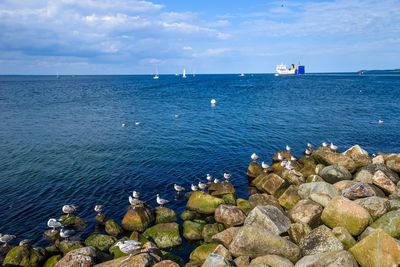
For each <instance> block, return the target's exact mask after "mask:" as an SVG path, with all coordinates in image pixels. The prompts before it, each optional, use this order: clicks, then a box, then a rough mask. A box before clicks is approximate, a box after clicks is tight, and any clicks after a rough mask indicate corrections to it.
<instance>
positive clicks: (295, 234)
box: [288, 223, 311, 244]
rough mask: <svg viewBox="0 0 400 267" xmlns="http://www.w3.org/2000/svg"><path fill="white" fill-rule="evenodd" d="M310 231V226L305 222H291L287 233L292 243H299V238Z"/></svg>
mask: <svg viewBox="0 0 400 267" xmlns="http://www.w3.org/2000/svg"><path fill="white" fill-rule="evenodd" d="M310 232H311V228H310V226H308V224H306V223H292V224H291V225H290V227H289V230H288V233H289V236H290V239H291V240H293V242H294V243H296V244H299V243H300V241H301V239H303V237H305V236H306V235H308V234H309V233H310Z"/></svg>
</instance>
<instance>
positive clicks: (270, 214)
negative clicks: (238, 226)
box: [244, 205, 290, 235]
mask: <svg viewBox="0 0 400 267" xmlns="http://www.w3.org/2000/svg"><path fill="white" fill-rule="evenodd" d="M244 224H245V225H253V226H259V227H261V228H264V229H267V230H269V231H271V232H272V233H275V234H277V235H279V234H281V233H285V232H286V231H287V230H288V229H289V226H290V220H289V218H288V217H286V216H285V215H284V214H283V213H282V212H281V211H280V210H279V209H278V208H276V207H274V206H271V205H268V206H261V205H258V206H256V207H255V208H254V209H253V210H252V211H251V212H250V213H249V215H248V216H247V218H246V220H245V221H244Z"/></svg>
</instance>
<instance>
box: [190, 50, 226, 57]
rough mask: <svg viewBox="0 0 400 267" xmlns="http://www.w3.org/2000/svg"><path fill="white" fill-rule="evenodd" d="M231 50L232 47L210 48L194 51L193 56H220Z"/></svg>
mask: <svg viewBox="0 0 400 267" xmlns="http://www.w3.org/2000/svg"><path fill="white" fill-rule="evenodd" d="M230 51H231V49H230V48H209V49H207V50H205V51H203V52H200V53H194V54H193V57H219V56H222V55H224V54H226V53H228V52H230Z"/></svg>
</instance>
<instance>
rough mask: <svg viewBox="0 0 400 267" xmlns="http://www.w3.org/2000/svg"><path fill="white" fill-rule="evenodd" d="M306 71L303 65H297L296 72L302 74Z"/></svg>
mask: <svg viewBox="0 0 400 267" xmlns="http://www.w3.org/2000/svg"><path fill="white" fill-rule="evenodd" d="M304 73H306V68H305V67H304V66H299V67H298V68H297V73H296V74H304Z"/></svg>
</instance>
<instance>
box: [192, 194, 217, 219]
mask: <svg viewBox="0 0 400 267" xmlns="http://www.w3.org/2000/svg"><path fill="white" fill-rule="evenodd" d="M221 204H224V201H223V200H222V199H220V198H218V197H214V196H211V195H209V194H206V193H204V192H198V191H197V192H193V194H192V195H191V196H190V198H189V201H188V202H187V205H186V207H187V208H188V209H190V210H193V211H196V212H199V213H202V214H213V213H214V212H215V209H216V208H217V207H218V206H219V205H221Z"/></svg>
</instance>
